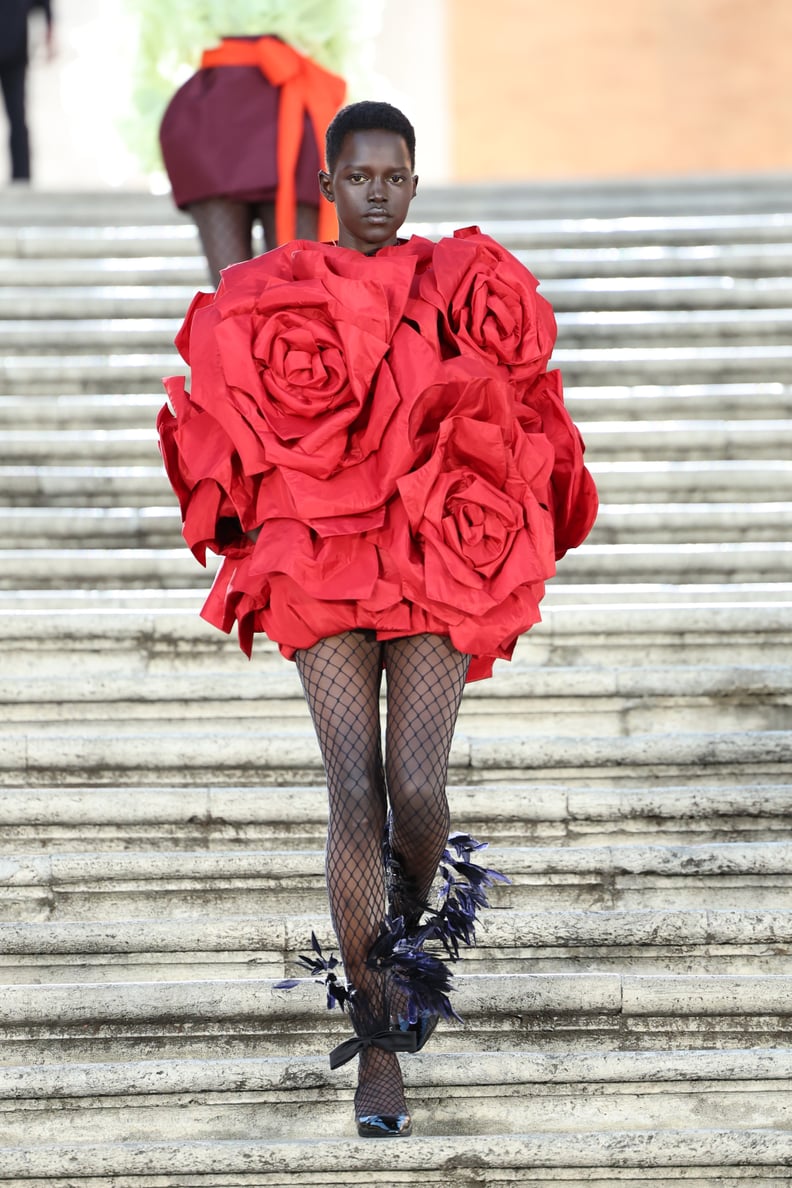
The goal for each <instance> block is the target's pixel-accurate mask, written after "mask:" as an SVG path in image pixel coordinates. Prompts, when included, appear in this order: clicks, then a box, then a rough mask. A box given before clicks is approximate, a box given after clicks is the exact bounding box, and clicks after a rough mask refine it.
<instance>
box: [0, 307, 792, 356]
mask: <svg viewBox="0 0 792 1188" xmlns="http://www.w3.org/2000/svg"><path fill="white" fill-rule="evenodd" d="M556 322H557V324H558V344H559V347H561V348H564V349H568V348H570V347H595V348H597V347H607V346H610V347H620V348H625V349H629V348H634V347H636V346H641V345H645V346H647V347H658V346H671V347H673V348H683V347H685V346H686V345H694V346H699V345H700V346H706V347H711V346H716V345H719V344H724V345H732V346H734V345H739V344H740V343H746V344H751V343H754V344H756V343H761V344H765V343H767V344H771V343H776V344H782V345H783V344H785V343H787V342H788V341H789V327H790V323H792V310H789V309H778V308H771V309H709V308H705V309H682V310H679V309H674V310H646V309H642V308H640V306H639V305H637V304H636V305H635V306H633V307H632V308H628V309H618V310H602V309H595V310H592V309H591V306H590V305H589V307H588V308H587V309H584V310H583V311H581V312H576V313H564V312H562V311H559V312H558V313H557V316H556ZM12 325H13V323H12ZM33 325H35V323H33ZM9 338H10V340H11V342H12V343H14V344H15V345H14V347H13V349H18V348H17V346H16V338H15V336H14V335H13V333H9ZM20 345H21V344H20Z"/></svg>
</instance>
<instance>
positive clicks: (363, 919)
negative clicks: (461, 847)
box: [296, 632, 468, 1117]
mask: <svg viewBox="0 0 792 1188" xmlns="http://www.w3.org/2000/svg"><path fill="white" fill-rule="evenodd" d="M383 657H384V659H385V664H386V669H387V690H388V722H387V734H386V753H387V756H388V758H387V765H386V766H387V772H388V779H389V781H393V783H392V786H391V785H390V783H389V791H390V795H391V801H392V808H393V813H394V829H395V830H396V831H397V832H396V834H395V836H396V838H397V840H398V846H399V854H400V858H401V861H402V862H403V864H404V869H405V870H406V872H407V873H408V875H409V876H410V877H411V878H415V879H416V882H417V885H418V886H420V887H421V888H423V887H424V886H426V889H427V890H428V887H429V885H430V884H431V882H432V878H433V877H434V873H435V869H436V867H437V861H438V859H439V857H440V854H441V853H442V850H443V848H444V846H445V843H446V839H447V837H448V807H447V804H446V798H445V777H446V769H447V765H448V749H449V747H450V745H451V737H452V734H453V729H454V722H455V720H456V714H457V710H458V708H459V700H460V697H461V693H462V688H463V686H464V681H465V674H466V671H467V665H468V657H466V656H462V655H461V654H460V653H459V652H457V651H456V650H455V649H454V648H453V647H452V646H451V644H450V643H449V641H448V640H446V639H443V638H441V637H439V636H416V637H412V638H410V639H401V640H392V641H387V642H385V643H379V642H377V641H376V640H374V639H372V638H370V636H368V635H367V634H366V633H363V632H347V633H345V634H343V635H337V636H333V637H331V638H329V639H324V640H320V642H319V643H317V644H316V645H315V646H314V647H312V648H308V649H306V650H304V651H300V652H298V653H297V655H296V661H297V667H298V669H299V672H300V678H301V680H302V683H303V688H304V690H305V695H306V698H307V701H308V705H309V708H310V711H311V716H312V718H313V721H314V726H315V727H316V733H317V736H318V739H319V745H320V748H321V751H322V758H323V761H324V765H325V772H326V775H327V786H328V796H329V821H328V834H327V853H326V872H327V887H328V895H329V899H330V911H331V914H332V918H333V925H334V928H335V931H336V935H337V937H338V944H339V948H340V950H341V957H342V960H343V963H344V970H345V973H346V977H347V980H348V982H349V983H351V985H352V986H354V988H355V1005H354V1008H353V1010H352V1011H351V1014H352V1021H353V1023H354V1026H355V1030H356V1031H357V1032H358V1034H363V1035H364V1034H369V1033H371V1032H372V1031H375V1030H378V1029H380V1028H382V1027H383V1026H387V1023H388V1020H389V1016H390V1014H391V1010H392V1007H391V1004H390V1001H389V995H388V988H387V986H386V984H385V981H384V978H383V976H382V975H381V974H379V973H378V972H377V971H374V970H370V969H367V968H366V957H367V955H368V952H369V949H370V948H371V946H372V944H373V942H374V940H375V939H376V937H377V934H378V931H379V925H380V923H381V921H382V918H383V916H384V915H385V912H386V910H387V905H386V893H385V869H384V865H383V860H382V834H383V828H384V824H385V816H386V808H387V799H386V788H385V772H384V769H383V763H382V750H381V742H380V737H381V728H380V714H379V690H380V682H381V672H382V661H383ZM407 749H409V751H410V753H409V755H408V754H407V753H406V750H407ZM412 814H415V815H416V821H415V822H413V821H411V820H410V819H409V818H410V816H411V815H412ZM397 822H398V823H397ZM430 867H431V869H430ZM355 1108H356V1113H357V1115H358V1117H360V1116H361V1115H365V1114H399V1113H403V1112H404V1111H405V1108H406V1107H405V1103H404V1086H403V1082H402V1077H401V1069H400V1067H399V1062H398V1057H397V1056H396V1055H395V1054H394V1053H392V1052H383V1051H382V1050H381V1049H379V1048H374V1047H370V1048H367V1049H366V1050H365V1051H364V1052H363V1053H362V1055H361V1057H360V1068H359V1075H358V1089H357V1092H356V1094H355Z"/></svg>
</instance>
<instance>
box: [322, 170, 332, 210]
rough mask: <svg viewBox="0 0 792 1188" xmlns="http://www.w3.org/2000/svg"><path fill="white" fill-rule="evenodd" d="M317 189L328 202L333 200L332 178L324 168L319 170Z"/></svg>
mask: <svg viewBox="0 0 792 1188" xmlns="http://www.w3.org/2000/svg"><path fill="white" fill-rule="evenodd" d="M319 189H320V190H321V192H322V195H323V196H324V197H325V198H326V199H327V201H328V202H335V198H334V197H333V179H332V178H331V176H330V174H329V173H327V172H326V171H325V170H324V169H320V170H319Z"/></svg>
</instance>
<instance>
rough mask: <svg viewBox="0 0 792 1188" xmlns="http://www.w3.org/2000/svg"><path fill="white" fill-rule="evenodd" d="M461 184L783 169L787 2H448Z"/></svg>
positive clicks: (456, 170)
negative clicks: (466, 182) (517, 179)
mask: <svg viewBox="0 0 792 1188" xmlns="http://www.w3.org/2000/svg"><path fill="white" fill-rule="evenodd" d="M447 21H448V25H447V28H448V37H449V44H448V69H449V87H450V96H449V107H450V111H449V117H450V118H449V124H450V127H451V130H452V151H451V173H452V175H453V176H455V177H456V178H457V179H459V180H466V179H473V178H476V179H486V178H491V179H509V178H532V177H548V178H550V177H552V178H563V177H585V176H590V177H612V176H620V175H621V176H629V175H636V174H650V175H651V174H684V173H707V172H712V171H715V172H743V171H757V172H765V171H778V170H787V169H792V81H791V80H792V70H791V69H790V54H791V53H792V4H790V3H789V0H487V2H486V3H482V2H481V0H452V2H451V3H450V4H448V7H447Z"/></svg>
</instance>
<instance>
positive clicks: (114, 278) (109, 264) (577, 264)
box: [0, 236, 792, 317]
mask: <svg viewBox="0 0 792 1188" xmlns="http://www.w3.org/2000/svg"><path fill="white" fill-rule="evenodd" d="M159 247H160V250H159V251H157V250H154V247H152V253H151V254H149V255H145V254H144V253H141V254H140V255H139V256H135V255H130V256H122V255H119V254H117V253H115V249H114V248H113V247H112V246H111V247H110V248H109V251H110V252H113V253H114V254H113V255H107V256H85V257H80V256H79V255H77V254H76V253H75V254H74V255H71V256H69V255H66V256H59V257H57V258H54V259H49V258H47V257H46V256H42V257H37V258H33V257H28V258H26V259H25V261H24V265H22V266H20V263H19V260H18V259H16V258H11V259H4V258H3V257H2V255H0V281H2V282H4V285H8V286H12V287H18V288H22V287H32V288H40V287H42V286H47V287H49V288H53V287H55V288H60V287H69V286H71V287H75V286H77V287H80V288H84V287H90V286H97V287H108V286H109V287H114V286H130V285H132V286H143V287H151V286H154V285H164V286H167V285H171V286H173V285H176V286H181V287H183V288H185V289H188V290H190V291H191V292H194V291H195V290H196V289H198V288H203V289H207V290H211V286H210V284H209V281H208V275H207V269H206V263H205V261H204V259H203V257H202V255H201V254H200V252H199V249H198V243H197V240H194V242H193V244H192V245H191V251H190V252H188V253H187V254H183V252H184V251H185V248H184V245H181V244H180V245H179V253H178V254H176V253H174V254H170V255H165V254H163V253H162V250H161V249H162V245H159ZM514 254H515V255H516V256H517V257H518V258H519V259H521V260H522V262H523V263H524V264H525V265H526V266H527V267H528V268H530V270H531V271H532V272H533V273H534V274H535V275H536V276H537V277H538V278H539V279H540V280H541V281H542V282H543V283H544V284H548V285H549V284H550V283H551V282H552V281H554V280H569V281H573V282H580V281H581V280H582V281H583V282H584V283H588V282H590V281H591V280H596V279H606V280H612V281H615V282H616V283H619V282H620V281H623V280H626V281H628V282H631V281H636V282H637V283H638V284H641V285H646V284H647V283H648V284H649V285H650V287H651V285H652V284H654V285H655V286H656V287H657V288H659V289H662V288H664V285H660V286H657V284H656V280H655V279H654V278H663V280H664V281H665V280H667V281H668V284H669V286H671V293H672V295H674V296H676V295H675V294H674V290H673V286H675V285H679V284H680V282H681V284H682V287H684V284H685V283H687V282H690V281H692V280H695V279H697V278H699V277H703V278H707V279H708V280H711V281H712V283H714V284H720V283H721V282H723V287H724V288H725V287H728V286H729V285H730V284H733V283H735V282H737V281H739V280H746V281H748V282H752V281H757V282H759V283H760V284H761V283H762V282H764V281H766V280H768V279H771V280H779V281H780V282H782V283H783V282H786V281H787V280H788V278H789V276H790V273H791V272H792V237H790V239H789V240H788V241H787V242H784V241H783V240H781V241H779V242H776V243H750V242H739V241H735V242H730V243H712V242H708V241H707V238H706V236H704V237H702V240H701V242H700V243H697V244H693V245H690V246H675V245H667V244H666V245H659V244H654V243H651V242H649V241H647V242H646V243H644V244H641V245H639V246H636V247H625V246H622V247H593V246H589V247H585V246H584V247H579V248H569V247H558V248H553V247H534V248H530V249H520V248H517V249H515V250H514ZM647 300H649V298H647ZM759 303H760V304H764V302H759ZM684 304H685V297H684V294H683V293H680V294H679V300H678V301H675V302H673V303H672V308H678V307H679V305H684ZM658 305H659V306H660V307H664V302H663V299H662V298H658ZM181 312H183V311H181ZM60 316H61V317H63V316H64V311H63V308H61V310H60Z"/></svg>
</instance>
